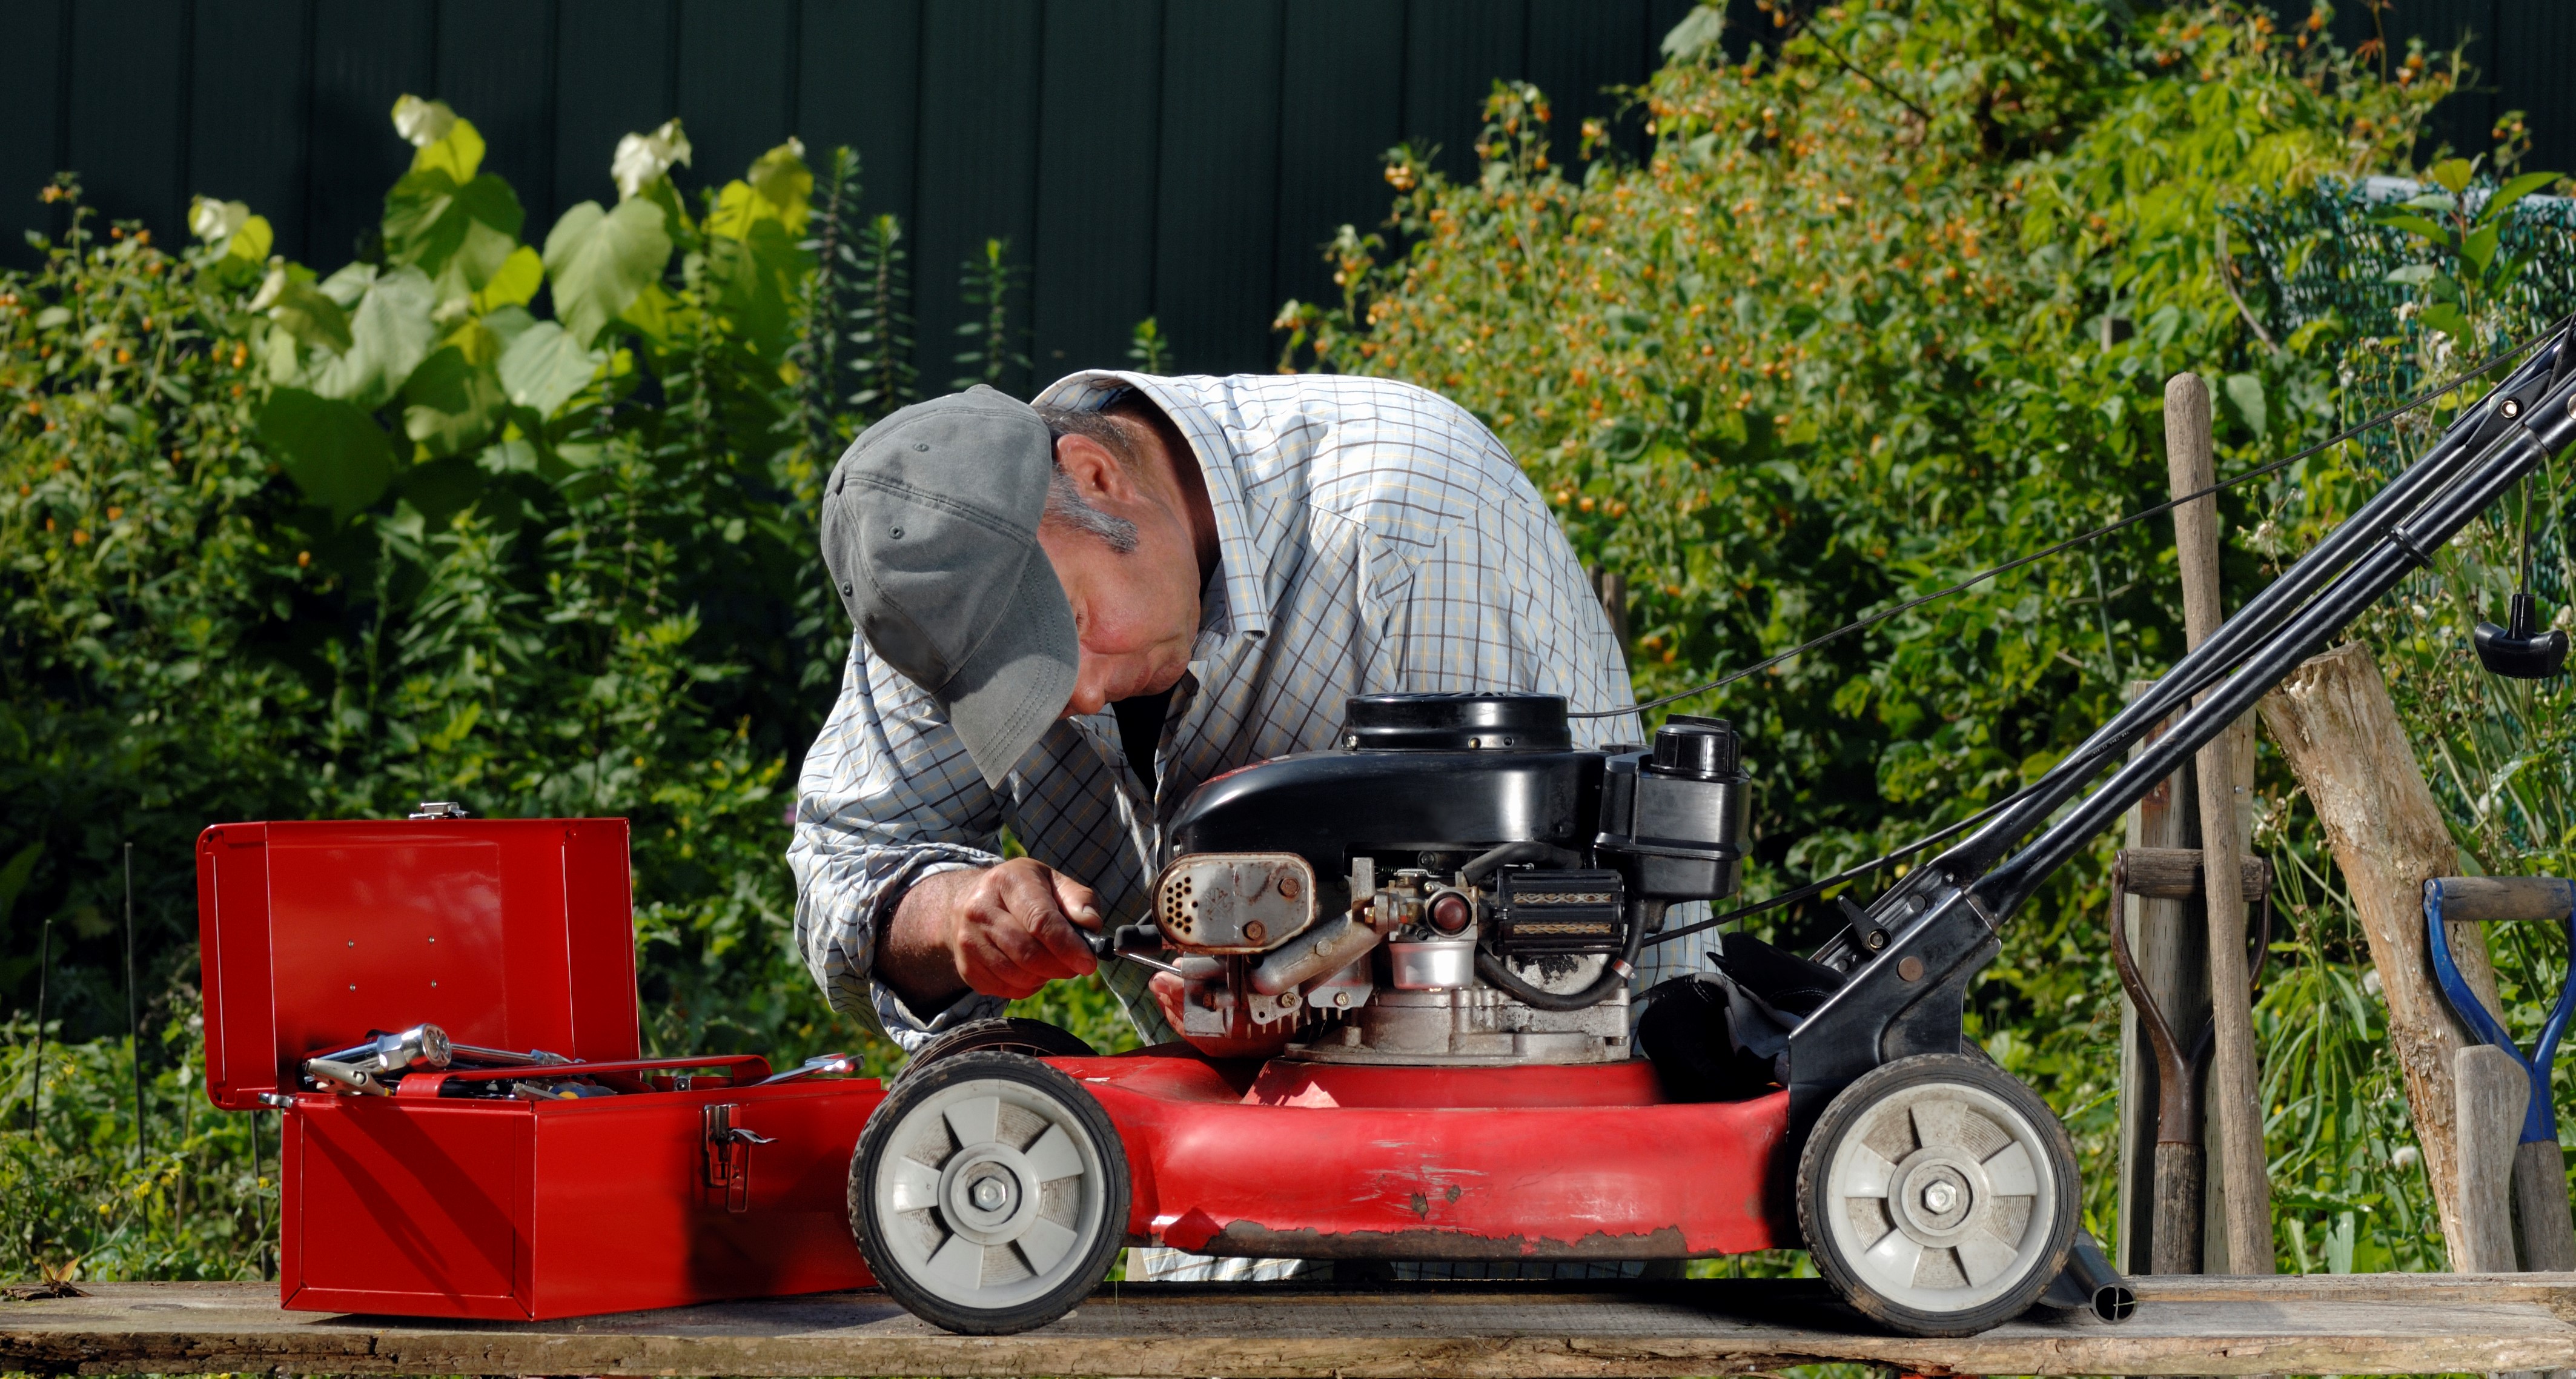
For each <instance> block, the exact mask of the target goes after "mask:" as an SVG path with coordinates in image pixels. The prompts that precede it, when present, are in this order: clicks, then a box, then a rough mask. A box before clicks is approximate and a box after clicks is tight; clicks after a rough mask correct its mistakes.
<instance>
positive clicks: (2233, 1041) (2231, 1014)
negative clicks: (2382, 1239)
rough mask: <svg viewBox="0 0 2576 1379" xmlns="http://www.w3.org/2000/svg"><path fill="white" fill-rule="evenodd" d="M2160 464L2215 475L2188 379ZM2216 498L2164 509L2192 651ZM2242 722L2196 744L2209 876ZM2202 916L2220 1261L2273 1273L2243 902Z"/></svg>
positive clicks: (2180, 474) (2226, 820) (2228, 832)
mask: <svg viewBox="0 0 2576 1379" xmlns="http://www.w3.org/2000/svg"><path fill="white" fill-rule="evenodd" d="M2165 462H2166V469H2167V472H2168V474H2169V475H2170V478H2171V483H2172V489H2173V493H2174V495H2175V496H2176V497H2180V496H2181V495H2183V494H2185V493H2190V492H2194V491H2196V490H2199V489H2203V488H2207V487H2209V485H2210V484H2212V483H2214V482H2216V480H2217V473H2216V469H2215V467H2214V462H2213V458H2212V454H2211V449H2210V437H2209V385H2208V384H2207V383H2206V382H2204V381H2203V380H2202V379H2201V377H2200V375H2198V374H2189V373H2185V374H2176V375H2174V376H2173V378H2172V379H2171V380H2170V381H2168V382H2167V383H2166V384H2165ZM2218 547H2219V534H2218V500H2217V498H2215V497H2209V498H2202V499H2200V500H2198V501H2197V502H2190V503H2185V504H2183V505H2182V506H2181V507H2178V508H2176V509H2174V549H2175V551H2176V552H2177V553H2178V554H2179V555H2180V557H2181V565H2182V604H2183V623H2184V627H2185V630H2186V632H2187V633H2188V635H2189V638H2190V642H2191V645H2193V646H2195V647H2197V646H2199V645H2200V644H2201V643H2202V642H2204V641H2206V640H2208V638H2209V636H2210V634H2211V633H2213V632H2215V631H2217V630H2218V624H2219V623H2220V622H2221V621H2222V620H2224V619H2225V617H2226V616H2227V610H2226V605H2225V603H2224V602H2223V600H2222V598H2221V596H2220V590H2219V585H2218ZM2253 753H2254V732H2253V725H2252V724H2251V723H2249V722H2239V723H2234V724H2231V725H2229V726H2228V728H2227V730H2226V731H2224V732H2222V733H2220V734H2219V735H2218V736H2217V737H2216V738H2215V739H2213V740H2212V741H2211V742H2210V744H2209V745H2208V746H2206V747H2203V748H2201V749H2200V756H2199V760H2198V762H2197V765H2198V767H2199V777H2200V778H2199V795H2200V849H2201V855H2202V857H2203V858H2204V859H2205V860H2204V865H2205V866H2206V868H2207V871H2208V874H2209V875H2211V876H2234V875H2236V873H2237V870H2238V868H2239V865H2240V864H2241V862H2242V860H2243V858H2244V855H2245V836H2244V831H2243V827H2242V825H2241V824H2240V823H2239V819H2238V813H2237V811H2238V800H2237V794H2236V783H2237V779H2238V776H2239V774H2240V766H2239V764H2240V763H2248V762H2251V761H2252V759H2253ZM2203 904H2204V906H2205V907H2206V913H2207V915H2208V919H2209V991H2210V1021H2211V1025H2212V1027H2213V1029H2214V1031H2215V1035H2216V1037H2215V1039H2214V1041H2213V1042H2214V1044H2215V1048H2214V1050H2213V1051H2212V1053H2211V1056H2210V1063H2209V1085H2208V1088H2207V1090H2206V1091H2205V1092H2204V1094H2203V1096H2204V1100H2203V1103H2202V1104H2203V1105H2205V1106H2207V1107H2208V1108H2209V1109H2208V1114H2209V1115H2210V1116H2212V1117H2214V1118H2215V1120H2216V1122H2217V1128H2218V1145H2219V1153H2218V1154H2217V1155H2216V1156H2214V1157H2215V1158H2216V1160H2217V1161H2218V1163H2219V1164H2220V1165H2221V1169H2220V1174H2219V1176H2220V1177H2221V1178H2223V1180H2224V1181H2225V1184H2226V1194H2227V1207H2226V1220H2227V1268H2228V1272H2230V1273H2237V1274H2268V1273H2271V1272H2273V1269H2274V1263H2273V1256H2272V1183H2271V1168H2270V1159H2269V1157H2268V1156H2267V1155H2266V1154H2265V1153H2264V1152H2263V1106H2262V1087H2261V1078H2260V1076H2259V1074H2258V1071H2257V1069H2256V1067H2255V1063H2256V1058H2255V1052H2254V1005H2253V1001H2252V999H2251V997H2250V996H2249V995H2248V994H2247V991H2246V986H2247V981H2248V974H2247V971H2246V964H2245V897H2244V896H2243V895H2241V894H2239V893H2238V892H2237V891H2236V889H2235V888H2234V887H2231V886H2210V887H2208V888H2207V898H2206V899H2205V900H2204V901H2203Z"/></svg>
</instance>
